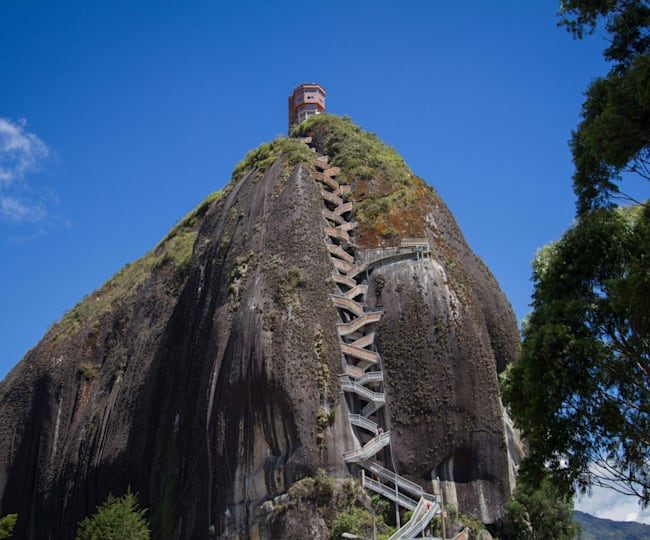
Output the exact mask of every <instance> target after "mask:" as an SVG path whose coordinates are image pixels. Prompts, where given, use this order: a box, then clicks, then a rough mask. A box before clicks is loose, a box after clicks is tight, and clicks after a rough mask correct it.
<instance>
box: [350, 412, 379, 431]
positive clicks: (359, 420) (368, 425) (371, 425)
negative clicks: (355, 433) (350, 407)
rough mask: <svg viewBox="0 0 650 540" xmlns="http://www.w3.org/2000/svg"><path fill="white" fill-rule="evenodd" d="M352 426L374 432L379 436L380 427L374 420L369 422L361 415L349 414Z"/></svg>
mask: <svg viewBox="0 0 650 540" xmlns="http://www.w3.org/2000/svg"><path fill="white" fill-rule="evenodd" d="M348 418H349V419H350V424H354V425H355V426H358V427H360V428H363V429H367V430H368V431H372V432H373V433H374V434H375V435H378V434H379V426H378V425H377V424H376V423H375V422H373V421H372V420H368V419H367V418H366V417H365V416H362V415H360V414H349V415H348Z"/></svg>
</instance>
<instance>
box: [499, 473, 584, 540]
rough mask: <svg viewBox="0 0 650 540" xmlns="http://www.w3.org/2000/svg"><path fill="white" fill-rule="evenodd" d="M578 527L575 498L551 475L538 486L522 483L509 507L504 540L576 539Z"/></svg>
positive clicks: (503, 535) (505, 518)
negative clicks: (562, 489) (563, 490)
mask: <svg viewBox="0 0 650 540" xmlns="http://www.w3.org/2000/svg"><path fill="white" fill-rule="evenodd" d="M577 530H578V527H577V526H576V525H575V523H573V501H572V500H571V498H570V497H567V496H566V495H565V494H563V493H561V492H560V491H559V490H558V489H557V488H556V487H555V485H554V484H553V482H552V481H551V480H550V479H549V478H548V477H545V478H544V479H543V480H542V482H541V483H540V484H539V485H535V486H533V485H531V484H528V483H526V482H525V481H520V482H518V484H517V488H516V489H515V493H514V495H513V497H512V499H510V501H508V503H507V504H506V507H505V512H504V517H503V530H502V537H503V538H504V540H545V539H547V538H553V539H555V540H573V539H574V538H575V537H576V533H577V532H578V531H577Z"/></svg>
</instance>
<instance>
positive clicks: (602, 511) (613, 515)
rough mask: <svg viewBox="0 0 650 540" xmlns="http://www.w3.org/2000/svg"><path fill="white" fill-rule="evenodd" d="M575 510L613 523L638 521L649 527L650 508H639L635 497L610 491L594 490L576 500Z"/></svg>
mask: <svg viewBox="0 0 650 540" xmlns="http://www.w3.org/2000/svg"><path fill="white" fill-rule="evenodd" d="M575 508H576V510H580V511H581V512H586V513H588V514H592V515H594V516H596V517H599V518H603V519H612V520H614V521H638V522H639V523H646V524H649V525H650V508H646V509H645V510H644V509H643V508H641V507H640V506H639V504H638V502H637V499H636V497H630V496H625V495H621V494H620V493H617V492H615V491H614V490H612V489H605V488H594V489H593V491H592V493H591V495H590V496H588V497H581V498H579V499H577V500H576V505H575Z"/></svg>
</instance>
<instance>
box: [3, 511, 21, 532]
mask: <svg viewBox="0 0 650 540" xmlns="http://www.w3.org/2000/svg"><path fill="white" fill-rule="evenodd" d="M17 519H18V514H7V515H6V516H4V517H3V518H0V538H11V534H12V533H13V531H14V525H16V520H17Z"/></svg>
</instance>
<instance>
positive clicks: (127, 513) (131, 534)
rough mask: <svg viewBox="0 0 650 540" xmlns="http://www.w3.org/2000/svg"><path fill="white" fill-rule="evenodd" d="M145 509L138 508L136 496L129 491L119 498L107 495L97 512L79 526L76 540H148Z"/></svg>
mask: <svg viewBox="0 0 650 540" xmlns="http://www.w3.org/2000/svg"><path fill="white" fill-rule="evenodd" d="M146 512H147V511H146V509H143V510H140V509H139V507H138V498H137V495H135V494H134V493H132V492H131V490H130V489H129V490H128V491H127V492H126V494H125V495H124V496H122V497H120V498H115V497H113V495H109V496H108V498H107V499H106V501H104V503H102V505H101V506H98V507H97V511H96V512H95V513H94V514H93V515H92V516H91V517H87V518H85V519H84V520H83V521H82V522H81V523H80V524H79V530H78V531H77V537H76V538H77V540H125V539H128V540H149V534H150V533H149V523H148V522H147V520H146V519H145V517H144V515H145V513H146Z"/></svg>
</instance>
